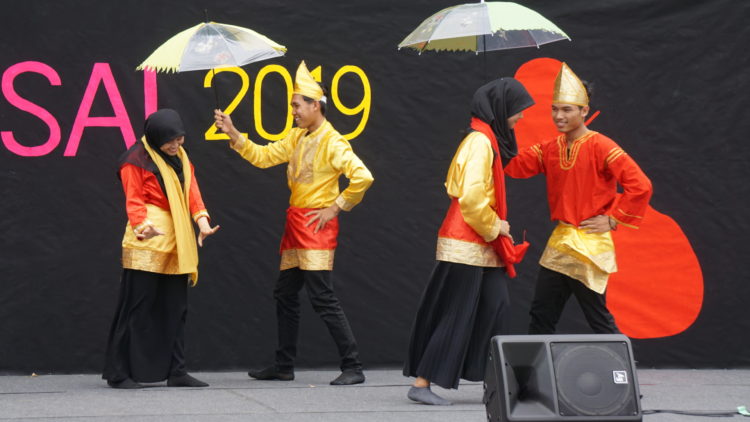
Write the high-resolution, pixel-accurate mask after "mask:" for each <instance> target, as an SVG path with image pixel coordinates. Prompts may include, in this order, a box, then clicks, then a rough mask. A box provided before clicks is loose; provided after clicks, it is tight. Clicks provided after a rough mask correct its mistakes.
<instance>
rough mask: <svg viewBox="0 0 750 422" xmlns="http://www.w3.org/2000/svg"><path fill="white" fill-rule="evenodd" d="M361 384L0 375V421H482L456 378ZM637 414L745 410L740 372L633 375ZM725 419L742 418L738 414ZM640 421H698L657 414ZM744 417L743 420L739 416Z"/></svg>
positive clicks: (314, 374)
mask: <svg viewBox="0 0 750 422" xmlns="http://www.w3.org/2000/svg"><path fill="white" fill-rule="evenodd" d="M365 374H366V376H367V382H366V383H365V384H360V385H356V386H347V387H333V386H330V385H328V382H329V381H330V380H331V379H333V378H334V377H336V376H337V375H338V371H335V370H300V371H298V372H297V373H296V379H295V380H294V381H291V382H281V381H256V380H252V379H250V378H248V376H247V375H246V374H245V373H244V372H203V373H194V374H193V375H195V376H196V377H197V378H199V379H201V380H204V381H206V382H208V383H210V384H211V386H210V387H209V388H200V389H198V388H196V389H189V388H167V387H166V386H164V384H163V383H162V384H155V385H154V386H153V387H149V388H146V389H142V390H131V391H126V390H115V389H111V388H109V387H107V385H106V383H105V382H104V381H103V380H101V378H100V377H99V376H98V375H90V374H89V375H39V376H0V421H8V420H11V421H65V422H73V421H76V422H77V421H81V422H98V421H123V422H134V421H149V422H151V421H175V422H177V421H180V422H185V421H290V422H309V421H326V422H339V421H347V422H348V421H354V422H357V421H373V422H374V421H378V422H383V421H386V422H401V421H403V422H407V421H409V422H416V421H430V422H442V421H445V422H448V421H451V422H455V421H476V422H481V421H485V420H486V416H485V410H484V406H483V405H482V384H481V383H468V382H467V383H462V384H461V386H460V387H459V389H458V390H457V391H456V390H453V391H446V390H442V389H440V388H435V391H436V392H438V394H441V395H442V396H443V397H445V398H447V399H449V400H451V401H453V403H454V404H453V405H452V406H445V407H437V406H424V405H419V404H416V403H413V402H411V401H410V400H408V399H407V398H406V392H407V390H408V386H409V383H410V380H409V379H407V378H404V377H403V376H402V375H401V372H400V371H399V370H397V369H387V370H386V369H381V370H369V371H366V372H365ZM638 378H639V379H638V382H639V384H640V389H641V394H642V395H643V398H642V400H641V407H642V408H643V409H644V410H646V411H647V410H655V409H659V410H678V411H694V412H708V411H721V412H736V409H737V406H741V405H745V406H748V407H750V370H744V369H743V370H671V369H670V370H663V369H662V370H656V369H644V370H639V371H638ZM734 418H737V419H739V418H742V416H740V415H739V414H737V415H735V416H734ZM643 420H644V421H647V422H678V421H680V422H682V421H699V420H708V418H707V417H705V416H704V417H699V416H686V415H679V414H669V413H659V414H652V415H644V417H643ZM749 420H750V419H749Z"/></svg>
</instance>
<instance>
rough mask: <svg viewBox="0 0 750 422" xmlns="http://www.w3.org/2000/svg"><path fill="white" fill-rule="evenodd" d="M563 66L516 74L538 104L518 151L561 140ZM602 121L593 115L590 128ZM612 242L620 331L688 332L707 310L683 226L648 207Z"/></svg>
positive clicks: (612, 304)
mask: <svg viewBox="0 0 750 422" xmlns="http://www.w3.org/2000/svg"><path fill="white" fill-rule="evenodd" d="M561 64H562V62H561V61H559V60H556V59H550V58H540V59H534V60H531V61H528V62H526V63H524V64H523V65H522V66H521V67H520V68H518V71H517V72H516V74H515V78H516V79H518V80H519V81H520V82H521V83H522V84H523V85H524V86H525V87H526V90H527V91H528V92H529V94H530V95H531V96H532V98H534V101H535V104H534V105H533V106H532V107H529V108H528V109H526V110H524V112H523V114H524V118H523V119H521V120H519V122H518V123H517V124H516V127H515V132H516V138H517V140H518V149H519V150H521V149H523V148H526V147H530V146H531V145H534V144H536V143H539V142H542V141H545V140H548V139H551V138H553V137H555V136H557V135H558V134H559V132H558V131H557V128H556V127H555V125H554V124H553V123H552V116H551V106H552V91H553V89H554V84H555V78H556V77H557V73H558V72H559V70H560V65H561ZM582 73H585V72H582ZM598 115H599V111H596V112H594V111H592V112H591V113H590V114H589V118H588V120H587V121H586V124H587V125H588V124H589V123H591V122H592V121H593V120H594V119H595V118H596V117H597V116H598ZM614 240H615V248H616V250H617V264H618V268H619V271H618V272H617V273H615V274H613V275H612V277H610V281H609V286H608V288H607V306H608V308H609V309H610V311H611V312H612V314H613V315H614V317H615V320H616V322H617V326H618V327H619V328H620V330H621V331H622V332H623V333H624V334H625V335H627V336H629V337H633V338H658V337H668V336H673V335H675V334H679V333H680V332H682V331H684V330H686V329H687V328H688V327H690V325H692V324H693V322H694V321H695V319H696V318H697V317H698V314H699V313H700V310H701V307H702V305H703V273H702V271H701V267H700V263H699V262H698V258H697V257H696V256H695V252H693V248H692V246H691V245H690V241H689V240H688V239H687V237H686V236H685V234H684V233H683V232H682V229H681V228H680V226H679V225H678V224H677V223H676V222H675V221H674V220H673V219H672V218H670V217H669V216H667V215H665V214H661V213H659V212H658V211H656V210H654V209H653V208H651V207H649V208H648V212H647V215H645V216H644V219H643V224H642V225H641V227H640V229H639V230H633V229H630V228H627V227H621V228H620V230H617V231H616V232H614Z"/></svg>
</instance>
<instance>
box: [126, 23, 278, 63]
mask: <svg viewBox="0 0 750 422" xmlns="http://www.w3.org/2000/svg"><path fill="white" fill-rule="evenodd" d="M285 52H286V47H284V46H283V45H280V44H277V43H275V42H274V41H272V40H271V39H269V38H267V37H265V36H263V35H261V34H259V33H257V32H255V31H253V30H252V29H247V28H242V27H240V26H234V25H226V24H221V23H216V22H207V23H201V24H198V25H195V26H194V27H192V28H189V29H186V30H184V31H182V32H180V33H179V34H177V35H175V36H174V37H172V38H170V39H169V40H167V42H165V43H164V44H162V45H161V46H160V47H159V48H157V49H156V51H154V52H153V53H152V54H151V55H150V56H148V58H147V59H146V60H144V61H143V63H141V64H140V66H138V67H137V68H136V70H155V71H157V72H185V71H189V70H207V69H216V68H222V67H233V66H242V65H245V64H248V63H253V62H257V61H260V60H266V59H270V58H274V57H281V56H283V55H284V53H285Z"/></svg>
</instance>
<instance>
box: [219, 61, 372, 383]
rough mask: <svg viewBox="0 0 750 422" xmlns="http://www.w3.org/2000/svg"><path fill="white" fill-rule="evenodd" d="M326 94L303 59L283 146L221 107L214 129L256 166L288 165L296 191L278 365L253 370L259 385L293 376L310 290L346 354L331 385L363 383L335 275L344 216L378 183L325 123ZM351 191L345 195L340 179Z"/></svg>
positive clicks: (278, 291)
mask: <svg viewBox="0 0 750 422" xmlns="http://www.w3.org/2000/svg"><path fill="white" fill-rule="evenodd" d="M326 101H327V99H326V96H325V92H324V90H323V88H322V87H321V85H320V84H318V83H317V82H316V81H315V80H314V79H313V77H312V75H311V74H310V72H309V71H308V69H307V66H305V62H304V61H303V62H302V63H301V64H300V66H299V68H298V69H297V74H296V76H295V82H294V95H293V96H292V101H291V106H292V115H293V117H294V121H295V123H296V126H297V127H295V128H293V129H292V130H291V131H290V132H289V134H288V135H287V136H286V137H285V138H284V139H282V140H280V141H278V142H273V143H269V144H268V145H263V146H261V145H258V144H255V143H254V142H252V141H250V140H247V139H245V138H244V137H243V136H242V135H241V134H240V132H239V131H238V130H237V129H236V128H235V127H234V125H233V124H232V119H231V118H230V117H229V116H228V115H226V114H224V113H222V112H221V111H220V110H216V111H215V114H214V117H215V120H216V126H217V127H218V128H219V129H220V130H222V131H223V132H224V133H226V134H227V135H229V138H230V140H231V144H230V145H231V147H232V148H233V149H234V150H235V151H237V152H238V153H239V154H240V155H241V156H242V157H243V158H244V159H246V160H247V161H249V162H250V163H251V164H253V165H254V166H256V167H259V168H268V167H271V166H275V165H278V164H282V163H289V164H288V166H287V180H288V185H289V189H290V190H291V191H292V194H291V197H290V199H289V203H290V207H289V209H288V210H287V218H286V226H285V227H284V236H283V237H282V240H281V268H280V269H281V272H280V274H279V279H278V281H277V282H276V287H275V289H274V298H275V299H276V318H277V323H278V348H277V349H276V362H275V364H274V365H272V366H270V367H267V368H265V369H262V370H253V371H250V372H249V373H248V375H250V376H251V377H252V378H256V379H259V380H285V381H290V380H293V379H294V359H295V357H296V354H297V337H298V336H297V334H298V331H299V291H300V290H301V289H302V287H303V286H304V287H305V289H306V290H307V294H308V297H309V298H310V302H311V303H312V306H313V309H315V311H316V312H317V313H318V315H319V316H320V317H321V319H322V320H323V321H324V322H325V324H326V325H327V327H328V330H329V332H330V333H331V336H332V337H333V339H334V341H335V342H336V345H337V347H338V351H339V355H340V357H341V375H339V376H338V377H337V378H336V379H334V380H333V381H331V384H332V385H349V384H359V383H362V382H364V380H365V376H364V374H363V373H362V363H361V361H360V360H359V352H358V350H357V343H356V341H355V339H354V335H353V334H352V330H351V327H350V326H349V321H348V320H347V319H346V315H344V311H343V309H342V308H341V304H340V303H339V300H338V298H337V297H336V296H335V295H334V293H333V283H332V281H331V270H332V269H333V257H334V252H335V250H336V238H337V236H338V229H339V225H338V214H339V212H340V211H341V210H344V211H349V210H351V209H352V208H353V207H354V206H355V205H357V204H358V203H359V202H360V201H361V200H362V197H363V196H364V194H365V191H366V190H367V189H368V188H369V187H370V185H371V184H372V182H373V178H372V175H371V174H370V171H369V170H367V167H365V165H364V164H363V163H362V161H361V160H360V159H359V157H357V156H356V155H355V154H354V151H352V147H351V145H350V144H349V142H348V141H347V140H346V139H344V137H343V136H341V135H340V134H339V133H338V132H337V131H336V130H335V129H334V128H333V126H332V125H331V124H330V123H329V122H328V121H327V120H326V118H325V107H326ZM342 174H343V175H345V176H346V177H347V178H348V179H349V186H348V187H347V188H346V189H345V190H344V191H343V192H341V193H339V185H338V180H339V177H340V176H341V175H342Z"/></svg>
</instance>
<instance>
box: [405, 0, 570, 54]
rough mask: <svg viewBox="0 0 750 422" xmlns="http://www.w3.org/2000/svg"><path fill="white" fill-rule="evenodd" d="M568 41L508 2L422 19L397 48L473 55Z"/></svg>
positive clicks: (466, 7) (532, 13) (463, 6)
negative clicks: (466, 52) (468, 52)
mask: <svg viewBox="0 0 750 422" xmlns="http://www.w3.org/2000/svg"><path fill="white" fill-rule="evenodd" d="M564 39H567V40H570V37H568V35H567V34H566V33H565V32H563V31H562V30H561V29H560V28H558V27H557V26H556V25H555V24H553V23H552V22H550V21H549V20H547V19H546V18H545V17H544V16H542V15H540V14H539V13H537V12H535V11H533V10H531V9H529V8H527V7H524V6H521V5H519V4H516V3H511V2H485V1H484V0H482V1H481V2H480V3H469V4H461V5H458V6H452V7H449V8H447V9H443V10H441V11H439V12H437V13H435V14H434V15H432V16H430V17H429V18H427V19H425V21H424V22H422V24H421V25H419V26H418V27H417V29H415V30H414V31H412V33H411V34H409V35H408V36H407V37H406V38H404V40H403V41H401V43H400V44H399V45H398V48H399V49H401V48H403V47H408V48H413V49H415V50H417V51H419V53H420V54H421V53H422V52H423V51H426V50H433V51H441V50H447V51H474V52H476V53H479V52H486V51H492V50H504V49H510V48H520V47H533V46H536V47H539V46H540V45H542V44H547V43H551V42H555V41H560V40H564Z"/></svg>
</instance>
